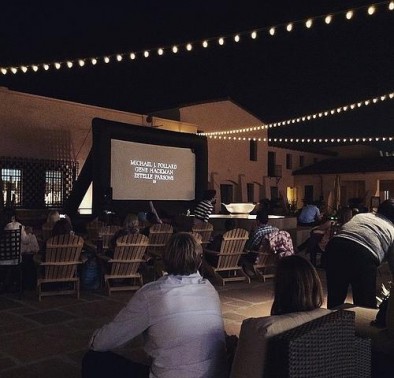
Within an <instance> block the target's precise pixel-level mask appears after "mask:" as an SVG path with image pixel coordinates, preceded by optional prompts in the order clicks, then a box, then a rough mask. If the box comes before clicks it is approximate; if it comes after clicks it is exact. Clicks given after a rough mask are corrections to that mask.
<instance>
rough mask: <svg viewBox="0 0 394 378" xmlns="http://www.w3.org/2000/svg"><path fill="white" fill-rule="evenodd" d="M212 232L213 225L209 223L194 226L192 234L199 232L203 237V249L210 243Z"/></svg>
mask: <svg viewBox="0 0 394 378" xmlns="http://www.w3.org/2000/svg"><path fill="white" fill-rule="evenodd" d="M212 231H213V224H212V223H209V222H203V223H200V224H196V225H193V227H192V232H197V233H199V234H200V235H201V237H202V241H201V244H202V246H203V247H204V246H206V245H207V244H208V243H209V242H210V239H211V235H212Z"/></svg>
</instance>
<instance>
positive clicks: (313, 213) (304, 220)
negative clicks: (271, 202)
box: [297, 198, 321, 226]
mask: <svg viewBox="0 0 394 378" xmlns="http://www.w3.org/2000/svg"><path fill="white" fill-rule="evenodd" d="M320 220H321V214H320V210H319V208H318V207H317V206H316V205H314V204H313V203H312V200H311V199H308V198H306V199H304V207H303V208H302V210H301V213H300V214H299V215H298V218H297V223H298V225H299V226H317V225H318V224H319V223H320Z"/></svg>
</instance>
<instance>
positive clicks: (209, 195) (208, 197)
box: [202, 189, 216, 201]
mask: <svg viewBox="0 0 394 378" xmlns="http://www.w3.org/2000/svg"><path fill="white" fill-rule="evenodd" d="M215 196H216V190H214V189H209V190H206V191H205V192H204V195H203V198H202V199H203V200H204V201H213V200H214V199H215Z"/></svg>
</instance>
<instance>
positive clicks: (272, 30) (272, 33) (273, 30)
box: [269, 27, 275, 35]
mask: <svg viewBox="0 0 394 378" xmlns="http://www.w3.org/2000/svg"><path fill="white" fill-rule="evenodd" d="M269 33H270V35H274V34H275V28H274V27H272V28H270V30H269Z"/></svg>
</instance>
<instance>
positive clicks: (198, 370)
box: [82, 232, 228, 378]
mask: <svg viewBox="0 0 394 378" xmlns="http://www.w3.org/2000/svg"><path fill="white" fill-rule="evenodd" d="M201 255H202V247H201V245H199V244H197V243H196V241H195V239H194V237H193V236H192V235H191V234H189V233H187V232H179V233H177V234H174V235H173V236H172V237H171V239H170V241H169V242H168V244H167V247H166V249H165V251H164V254H163V262H164V265H165V270H166V272H168V274H167V275H165V276H163V277H161V278H160V279H158V280H157V281H154V282H150V283H148V284H146V285H145V286H143V287H142V288H141V289H139V290H138V291H137V292H136V293H135V294H134V296H133V297H132V298H131V300H130V301H129V303H128V304H127V305H126V306H125V307H124V308H123V309H122V310H121V311H120V312H119V314H118V315H117V316H116V317H115V319H114V320H113V321H112V322H110V323H109V324H107V325H105V326H104V327H102V328H100V329H98V330H96V331H95V332H94V334H93V337H92V339H91V343H90V351H89V352H87V353H86V354H85V356H84V359H83V361H82V378H90V377H98V376H100V377H102V376H105V377H151V378H153V377H160V378H170V377H188V378H200V377H205V378H224V377H226V376H227V374H228V370H227V366H226V365H227V363H226V343H225V331H224V324H223V319H222V313H221V306H220V300H219V296H218V293H217V292H216V290H215V288H214V287H213V286H212V285H211V283H210V282H209V281H207V280H205V279H204V278H202V277H201V275H200V274H199V272H198V268H199V266H200V264H201ZM140 334H143V335H144V350H145V351H146V352H147V354H148V355H149V356H150V357H151V359H152V363H151V365H150V366H146V365H142V364H138V363H136V362H133V361H131V360H127V359H126V358H124V357H122V356H120V355H118V354H115V353H113V352H112V351H111V350H112V349H114V348H116V347H119V346H121V345H123V344H125V343H127V342H128V341H130V340H131V339H133V338H135V337H136V336H138V335H140Z"/></svg>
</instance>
